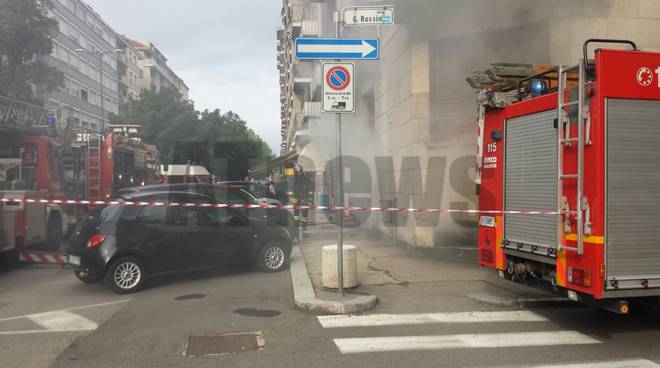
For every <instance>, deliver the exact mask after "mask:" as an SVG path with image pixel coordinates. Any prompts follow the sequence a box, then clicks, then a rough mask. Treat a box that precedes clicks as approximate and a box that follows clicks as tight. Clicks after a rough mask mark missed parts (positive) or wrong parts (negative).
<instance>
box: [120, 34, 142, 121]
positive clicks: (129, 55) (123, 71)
mask: <svg viewBox="0 0 660 368" xmlns="http://www.w3.org/2000/svg"><path fill="white" fill-rule="evenodd" d="M117 46H118V48H120V49H122V50H123V51H122V52H121V53H120V54H119V58H118V60H117V61H118V72H119V101H120V104H125V103H127V102H129V101H134V100H138V99H139V98H140V95H141V94H142V91H143V90H144V72H143V71H142V68H141V67H140V57H141V55H140V52H139V51H138V50H136V49H135V48H134V47H133V46H131V44H130V43H129V42H128V40H127V39H126V37H125V36H123V35H117ZM120 109H121V105H120Z"/></svg>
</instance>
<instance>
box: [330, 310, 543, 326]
mask: <svg viewBox="0 0 660 368" xmlns="http://www.w3.org/2000/svg"><path fill="white" fill-rule="evenodd" d="M317 318H318V320H319V322H320V323H321V326H323V328H340V327H375V326H395V325H421V324H427V323H480V322H481V323H484V322H547V321H548V319H547V318H545V317H543V316H540V315H538V314H536V313H533V312H529V311H494V312H457V313H420V314H369V315H359V316H350V315H349V316H318V317H317Z"/></svg>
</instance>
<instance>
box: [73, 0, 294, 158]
mask: <svg viewBox="0 0 660 368" xmlns="http://www.w3.org/2000/svg"><path fill="white" fill-rule="evenodd" d="M83 1H85V2H86V3H87V4H89V5H90V6H92V7H93V8H94V10H95V11H96V12H97V13H98V14H99V15H100V16H101V17H102V18H103V19H104V20H105V21H106V23H108V24H109V25H110V26H111V27H112V28H113V29H114V30H115V31H116V32H117V33H120V34H125V35H127V36H130V37H132V38H136V39H138V40H142V41H150V42H152V43H153V44H154V45H156V47H158V49H159V50H160V51H161V52H162V53H163V54H164V55H165V57H166V58H167V59H168V64H169V66H170V67H171V68H172V70H174V72H175V73H177V74H178V75H179V76H180V77H181V78H183V80H184V81H185V82H186V84H187V85H188V87H189V88H190V98H191V99H192V100H193V101H194V102H195V107H196V109H197V110H204V109H209V110H213V109H216V108H219V109H220V110H221V111H223V112H226V111H230V110H231V111H233V112H235V113H237V114H239V115H240V116H241V117H242V118H243V119H244V120H246V121H247V123H248V126H249V127H250V128H252V129H253V130H254V131H255V132H256V133H257V134H259V136H261V137H262V138H263V139H264V140H265V141H266V142H267V143H268V145H269V146H270V147H271V149H272V150H273V152H274V153H276V154H277V153H279V151H280V150H279V147H280V143H281V136H280V121H279V116H280V104H279V100H280V96H279V72H278V71H277V60H276V51H277V50H276V48H277V39H276V30H277V28H278V27H279V26H280V25H281V18H280V10H281V6H282V2H281V1H279V0H241V1H235V0H191V1H177V0H139V1H135V0H83Z"/></svg>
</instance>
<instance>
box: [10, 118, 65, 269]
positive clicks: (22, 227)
mask: <svg viewBox="0 0 660 368" xmlns="http://www.w3.org/2000/svg"><path fill="white" fill-rule="evenodd" d="M60 148H61V146H60V144H59V142H58V141H57V140H56V139H54V138H52V137H49V136H48V135H45V134H44V135H42V133H41V132H40V131H39V129H20V130H19V129H15V130H12V131H9V130H2V131H0V197H2V198H6V199H13V200H17V201H12V202H7V203H3V204H2V206H1V208H0V214H1V215H2V220H1V221H0V224H2V235H3V240H2V241H0V245H2V246H1V247H0V251H6V252H10V251H11V252H13V253H14V255H15V256H16V255H17V252H16V249H18V248H20V247H28V246H32V245H35V244H38V243H47V244H48V246H49V248H51V249H57V247H59V245H60V243H61V242H62V237H63V234H64V233H65V231H66V226H67V214H66V211H65V210H64V208H63V206H62V205H59V204H52V203H48V204H46V203H26V201H27V200H31V199H32V200H40V199H46V200H61V199H64V192H63V185H62V175H61V167H60V166H59V162H58V160H57V157H58V156H59V151H60Z"/></svg>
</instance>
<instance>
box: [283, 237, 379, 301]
mask: <svg viewBox="0 0 660 368" xmlns="http://www.w3.org/2000/svg"><path fill="white" fill-rule="evenodd" d="M290 269H291V284H292V285H293V301H294V304H295V306H296V307H298V308H300V309H304V310H306V311H309V312H313V313H317V314H356V313H362V312H364V311H367V310H369V309H371V308H373V307H375V306H376V304H378V297H376V296H375V295H358V296H355V298H353V299H349V300H346V301H337V300H323V299H319V298H317V297H316V292H315V291H314V286H313V285H312V279H311V278H310V277H309V273H307V265H306V264H305V259H304V258H303V255H302V252H301V251H300V247H298V246H294V247H293V249H292V251H291V266H290Z"/></svg>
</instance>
